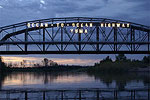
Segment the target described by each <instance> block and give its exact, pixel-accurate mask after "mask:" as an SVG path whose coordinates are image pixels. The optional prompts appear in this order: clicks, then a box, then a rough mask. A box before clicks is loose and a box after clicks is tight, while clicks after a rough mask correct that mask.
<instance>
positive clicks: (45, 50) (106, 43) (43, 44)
mask: <svg viewBox="0 0 150 100" xmlns="http://www.w3.org/2000/svg"><path fill="white" fill-rule="evenodd" d="M28 23H48V27H30V28H29V27H27V24H28ZM57 23H64V25H63V26H60V27H58V26H57ZM72 23H75V24H77V23H79V24H80V25H79V27H76V28H75V27H73V26H72ZM86 23H92V24H93V25H92V27H81V24H84V25H85V24H86ZM100 23H130V27H117V26H115V27H102V26H101V25H100ZM71 28H72V29H81V28H82V29H84V30H85V29H86V30H87V31H88V33H82V34H81V33H79V30H78V33H75V32H70V29H71ZM49 29H50V30H49ZM10 30H11V31H10ZM32 32H35V34H36V35H37V36H39V37H40V38H41V40H40V41H37V40H36V38H37V36H32ZM0 34H1V35H0V36H1V37H0V54H7V52H8V54H11V53H12V54H15V53H18V54H36V53H37V54H104V53H106V54H116V53H127V54H144V53H149V52H150V27H149V26H144V25H140V24H136V23H132V22H126V21H120V20H113V19H107V18H88V17H67V18H50V19H42V20H35V21H28V22H23V23H18V24H14V25H9V26H5V27H0ZM3 34H4V35H3ZM22 34H23V35H24V37H23V38H21V35H22ZM30 39H31V40H30ZM10 40H11V41H10ZM14 45H16V46H17V47H18V48H19V50H21V51H17V50H12V51H11V49H12V47H11V46H14ZM22 45H23V47H22ZM32 45H35V46H37V47H38V50H39V51H38V50H35V49H34V48H33V50H32V51H31V50H30V48H31V47H32ZM2 46H6V48H7V49H6V50H3V49H2V48H1V47H2ZM51 46H55V50H53V51H52V50H51V49H53V48H54V47H51ZM70 46H73V47H74V49H73V50H72V49H71V50H70ZM8 47H9V48H8ZM68 48H69V50H70V51H69V50H67V49H68ZM141 48H142V50H141Z"/></svg>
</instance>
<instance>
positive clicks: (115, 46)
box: [114, 27, 117, 51]
mask: <svg viewBox="0 0 150 100" xmlns="http://www.w3.org/2000/svg"><path fill="white" fill-rule="evenodd" d="M116 42H117V27H114V51H117V44H116Z"/></svg>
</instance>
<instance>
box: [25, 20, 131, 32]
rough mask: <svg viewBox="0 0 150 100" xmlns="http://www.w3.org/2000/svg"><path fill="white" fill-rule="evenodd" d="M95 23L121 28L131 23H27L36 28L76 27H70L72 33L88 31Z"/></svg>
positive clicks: (29, 26) (28, 25)
mask: <svg viewBox="0 0 150 100" xmlns="http://www.w3.org/2000/svg"><path fill="white" fill-rule="evenodd" d="M93 24H94V25H95V26H96V25H99V26H100V27H118V28H119V27H121V28H129V27H130V24H129V23H91V22H89V23H55V24H48V23H27V27H28V28H34V27H41V28H42V27H45V28H47V27H66V26H67V27H69V26H71V27H72V28H75V29H70V32H71V33H88V29H85V28H90V27H93Z"/></svg>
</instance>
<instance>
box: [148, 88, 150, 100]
mask: <svg viewBox="0 0 150 100" xmlns="http://www.w3.org/2000/svg"><path fill="white" fill-rule="evenodd" d="M148 100H150V89H148Z"/></svg>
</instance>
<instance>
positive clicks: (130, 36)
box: [130, 28, 133, 51]
mask: <svg viewBox="0 0 150 100" xmlns="http://www.w3.org/2000/svg"><path fill="white" fill-rule="evenodd" d="M132 35H133V29H132V28H131V34H130V42H131V51H133V50H132Z"/></svg>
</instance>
